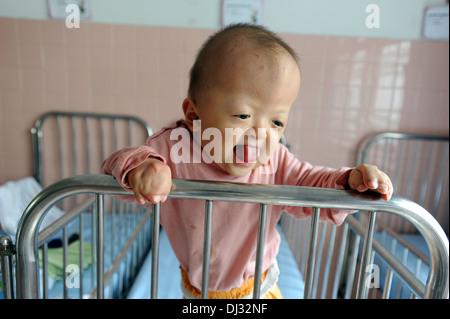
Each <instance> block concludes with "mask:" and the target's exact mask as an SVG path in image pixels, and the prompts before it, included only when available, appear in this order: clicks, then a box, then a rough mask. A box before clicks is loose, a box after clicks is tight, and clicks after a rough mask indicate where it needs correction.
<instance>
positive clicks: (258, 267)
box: [253, 204, 267, 299]
mask: <svg viewBox="0 0 450 319" xmlns="http://www.w3.org/2000/svg"><path fill="white" fill-rule="evenodd" d="M266 221H267V204H261V205H260V209H259V225H258V240H257V244H256V263H255V278H254V282H253V283H254V285H253V299H259V298H260V297H261V276H262V267H263V260H264V242H265V240H266Z"/></svg>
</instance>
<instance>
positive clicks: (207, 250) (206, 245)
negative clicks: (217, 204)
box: [201, 200, 213, 299]
mask: <svg viewBox="0 0 450 319" xmlns="http://www.w3.org/2000/svg"><path fill="white" fill-rule="evenodd" d="M212 205H213V202H212V200H207V201H206V205H205V229H204V237H203V269H202V294H201V298H202V299H208V287H209V260H210V257H211V226H212V209H213V206H212Z"/></svg>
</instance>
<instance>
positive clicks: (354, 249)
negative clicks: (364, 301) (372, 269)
mask: <svg viewBox="0 0 450 319" xmlns="http://www.w3.org/2000/svg"><path fill="white" fill-rule="evenodd" d="M350 236H353V238H352V239H350V242H349V246H350V248H349V250H350V252H349V255H348V258H347V260H348V263H347V273H346V276H347V277H346V286H345V297H344V298H345V299H350V297H351V294H352V290H353V281H354V278H355V269H356V263H357V259H358V248H359V242H360V240H361V237H360V236H359V235H358V234H356V233H350Z"/></svg>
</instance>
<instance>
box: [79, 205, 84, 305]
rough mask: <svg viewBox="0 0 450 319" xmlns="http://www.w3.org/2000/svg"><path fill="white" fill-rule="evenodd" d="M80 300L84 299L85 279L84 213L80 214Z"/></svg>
mask: <svg viewBox="0 0 450 319" xmlns="http://www.w3.org/2000/svg"><path fill="white" fill-rule="evenodd" d="M79 220H80V229H79V232H80V255H79V256H80V267H79V268H80V299H82V298H83V290H84V289H83V288H84V287H83V278H84V228H83V225H84V218H83V213H81V214H80V217H79Z"/></svg>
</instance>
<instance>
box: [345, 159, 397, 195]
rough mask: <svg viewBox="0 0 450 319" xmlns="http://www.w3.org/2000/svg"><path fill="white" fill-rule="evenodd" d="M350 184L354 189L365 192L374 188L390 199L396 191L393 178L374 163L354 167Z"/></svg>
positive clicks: (349, 178)
mask: <svg viewBox="0 0 450 319" xmlns="http://www.w3.org/2000/svg"><path fill="white" fill-rule="evenodd" d="M348 186H349V187H350V188H351V189H352V190H356V191H358V192H365V191H367V190H372V191H375V192H378V193H380V194H381V195H382V197H383V199H384V200H386V201H388V200H390V199H391V197H392V194H393V192H394V186H393V185H392V182H391V179H390V178H389V176H387V175H386V174H385V173H384V172H382V171H380V170H379V169H378V168H377V167H376V166H374V165H367V164H361V165H359V166H358V167H356V168H354V169H353V170H352V171H351V172H350V175H349V177H348Z"/></svg>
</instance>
